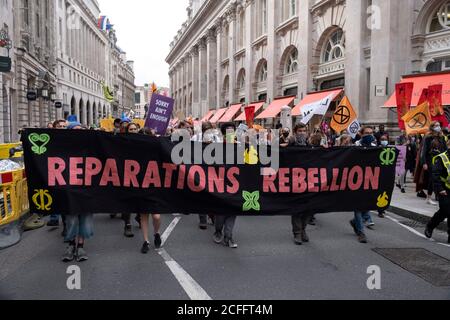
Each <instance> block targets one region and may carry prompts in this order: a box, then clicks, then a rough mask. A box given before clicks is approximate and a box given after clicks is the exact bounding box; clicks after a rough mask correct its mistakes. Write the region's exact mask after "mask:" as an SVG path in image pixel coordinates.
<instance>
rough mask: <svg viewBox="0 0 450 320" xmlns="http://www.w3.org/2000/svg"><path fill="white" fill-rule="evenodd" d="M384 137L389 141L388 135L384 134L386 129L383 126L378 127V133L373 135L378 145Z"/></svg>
mask: <svg viewBox="0 0 450 320" xmlns="http://www.w3.org/2000/svg"><path fill="white" fill-rule="evenodd" d="M383 136H386V137H387V139H388V141H389V133H388V132H386V128H385V126H384V125H380V126H379V128H378V132H377V133H375V138H376V140H377V143H378V144H381V137H383Z"/></svg>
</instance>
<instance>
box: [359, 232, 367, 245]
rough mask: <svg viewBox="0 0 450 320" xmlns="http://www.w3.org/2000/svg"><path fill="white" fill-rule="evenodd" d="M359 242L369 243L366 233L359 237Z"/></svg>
mask: <svg viewBox="0 0 450 320" xmlns="http://www.w3.org/2000/svg"><path fill="white" fill-rule="evenodd" d="M358 241H359V243H367V237H366V235H365V234H364V233H360V234H359V235H358Z"/></svg>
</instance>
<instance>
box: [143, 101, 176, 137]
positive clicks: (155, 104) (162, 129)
mask: <svg viewBox="0 0 450 320" xmlns="http://www.w3.org/2000/svg"><path fill="white" fill-rule="evenodd" d="M174 104H175V100H173V99H172V98H169V97H165V96H161V95H159V94H153V96H152V101H151V102H150V106H149V109H148V116H147V120H146V121H145V127H146V128H149V129H154V130H155V131H156V134H158V135H165V134H166V131H167V127H168V126H169V122H170V118H171V116H172V112H173V107H174Z"/></svg>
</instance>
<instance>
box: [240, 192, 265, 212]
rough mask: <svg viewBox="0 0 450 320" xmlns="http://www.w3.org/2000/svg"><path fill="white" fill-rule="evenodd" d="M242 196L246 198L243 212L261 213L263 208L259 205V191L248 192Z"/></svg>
mask: <svg viewBox="0 0 450 320" xmlns="http://www.w3.org/2000/svg"><path fill="white" fill-rule="evenodd" d="M242 196H243V197H244V200H245V203H244V206H243V209H242V210H243V211H250V210H255V211H261V206H260V205H259V191H255V192H253V193H252V192H248V191H243V192H242Z"/></svg>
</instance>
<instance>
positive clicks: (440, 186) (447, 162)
mask: <svg viewBox="0 0 450 320" xmlns="http://www.w3.org/2000/svg"><path fill="white" fill-rule="evenodd" d="M447 147H448V148H450V141H447ZM433 184H434V190H435V192H436V194H437V195H439V211H438V212H436V214H435V215H434V217H433V218H432V219H431V221H430V222H429V223H428V225H427V227H426V229H425V236H426V237H427V238H431V237H432V236H433V231H434V229H436V228H437V227H438V226H439V224H441V223H442V222H443V221H444V220H445V219H447V228H448V243H450V151H449V150H447V151H446V152H444V153H442V154H440V155H438V156H437V157H435V158H434V159H433Z"/></svg>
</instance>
